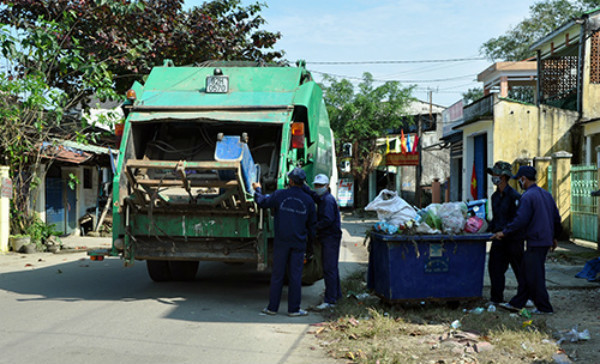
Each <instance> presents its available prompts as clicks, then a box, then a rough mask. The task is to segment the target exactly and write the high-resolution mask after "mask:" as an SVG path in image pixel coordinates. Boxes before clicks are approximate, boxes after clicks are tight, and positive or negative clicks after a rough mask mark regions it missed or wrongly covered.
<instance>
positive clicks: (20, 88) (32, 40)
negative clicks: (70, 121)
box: [0, 13, 116, 233]
mask: <svg viewBox="0 0 600 364" xmlns="http://www.w3.org/2000/svg"><path fill="white" fill-rule="evenodd" d="M75 23H77V16H76V14H70V13H65V14H63V18H62V20H61V21H60V22H58V21H54V20H46V19H44V18H43V17H41V16H40V17H38V18H36V19H35V20H34V21H31V22H29V23H28V24H29V26H28V28H20V29H16V30H15V28H13V27H11V26H10V25H7V24H2V26H1V27H0V50H1V51H2V55H3V56H4V61H5V62H6V64H7V69H5V70H2V71H0V126H1V128H2V133H0V155H1V156H2V161H1V162H0V163H2V164H5V165H8V166H9V169H10V174H11V178H12V179H13V187H14V197H13V201H12V218H11V230H12V232H13V233H23V232H25V231H27V228H28V226H30V225H31V224H33V223H34V222H35V216H34V215H33V214H32V213H31V212H30V207H31V205H32V204H31V201H30V198H31V193H30V192H31V191H32V190H34V189H35V188H36V187H37V185H38V184H39V178H40V174H43V171H41V168H40V167H41V163H42V157H43V153H44V151H43V150H42V148H41V146H42V143H43V142H46V141H51V140H53V139H54V138H60V139H69V138H77V137H79V138H80V139H84V138H85V136H84V135H83V134H82V131H83V130H84V129H85V126H84V125H77V126H78V128H76V129H74V130H72V133H71V134H69V133H68V132H66V131H65V130H64V128H63V126H64V121H65V113H66V112H67V111H68V110H70V109H71V108H72V107H73V106H74V105H75V101H74V100H77V99H79V98H81V97H82V96H83V95H85V94H87V93H96V94H99V95H102V96H104V97H116V94H115V93H114V89H113V83H112V74H111V73H110V72H109V71H108V69H107V66H106V64H103V63H100V62H97V61H96V60H95V59H94V57H89V56H85V55H84V53H83V50H82V48H81V47H80V46H78V45H77V44H73V45H72V46H71V47H70V48H69V49H66V48H65V47H64V46H63V45H64V42H65V38H64V37H62V35H64V34H69V33H71V32H72V30H73V24H75ZM57 74H61V75H63V76H64V78H65V81H64V82H65V83H67V84H68V88H67V89H68V90H69V91H70V93H67V92H65V90H64V89H61V88H59V87H58V86H59V85H58V84H56V83H55V82H53V80H56V79H54V78H53V75H57ZM72 74H77V75H78V76H77V77H76V78H75V77H72Z"/></svg>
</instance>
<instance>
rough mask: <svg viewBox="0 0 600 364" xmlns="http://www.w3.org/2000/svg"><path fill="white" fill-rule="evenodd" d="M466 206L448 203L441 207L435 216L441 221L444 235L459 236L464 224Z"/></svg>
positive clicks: (461, 203)
mask: <svg viewBox="0 0 600 364" xmlns="http://www.w3.org/2000/svg"><path fill="white" fill-rule="evenodd" d="M466 213H467V205H465V203H464V202H448V203H445V204H443V205H441V206H440V207H439V209H438V211H437V215H438V216H439V218H440V219H441V220H442V229H443V230H444V233H446V234H459V233H461V232H462V231H463V229H464V227H465V223H466V221H467V220H466V218H465V216H466Z"/></svg>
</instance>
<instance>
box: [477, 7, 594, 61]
mask: <svg viewBox="0 0 600 364" xmlns="http://www.w3.org/2000/svg"><path fill="white" fill-rule="evenodd" d="M598 7H600V0H571V1H570V0H541V1H537V2H535V3H534V4H533V5H531V6H530V7H529V16H527V17H526V18H525V19H523V20H522V21H521V22H520V23H518V24H517V25H515V26H514V27H512V28H510V29H509V30H508V31H507V32H506V33H505V34H503V35H500V36H498V37H496V38H492V39H490V40H488V41H487V42H485V43H484V44H483V45H482V46H481V52H482V53H483V54H484V55H485V56H486V57H488V58H489V59H490V60H492V61H499V60H502V61H521V60H524V59H527V58H529V57H532V56H534V54H533V53H532V52H531V51H530V50H529V47H530V46H531V45H532V44H533V43H535V42H536V41H537V40H539V39H541V38H543V37H544V36H545V35H547V34H548V33H550V32H552V31H553V30H554V29H556V28H558V27H559V26H560V25H562V24H564V23H566V22H567V21H569V20H570V19H572V18H574V17H577V16H580V15H581V14H582V12H584V11H587V10H591V9H595V8H598Z"/></svg>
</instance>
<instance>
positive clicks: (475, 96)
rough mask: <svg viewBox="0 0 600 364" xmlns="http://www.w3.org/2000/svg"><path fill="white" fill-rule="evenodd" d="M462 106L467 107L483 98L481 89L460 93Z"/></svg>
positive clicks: (476, 88) (475, 88)
mask: <svg viewBox="0 0 600 364" xmlns="http://www.w3.org/2000/svg"><path fill="white" fill-rule="evenodd" d="M462 97H463V104H464V105H468V104H470V103H472V102H473V101H477V100H479V99H480V98H482V97H483V89H482V88H481V87H473V88H470V89H468V90H467V91H466V92H463V93H462Z"/></svg>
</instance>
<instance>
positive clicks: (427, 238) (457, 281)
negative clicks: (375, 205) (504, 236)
mask: <svg viewBox="0 0 600 364" xmlns="http://www.w3.org/2000/svg"><path fill="white" fill-rule="evenodd" d="M491 236H492V235H491V234H468V235H384V234H379V233H375V232H372V233H371V245H370V252H369V270H368V276H367V286H368V288H369V289H371V290H372V291H374V292H375V294H377V295H378V296H380V297H382V298H383V299H385V300H389V301H396V300H398V301H402V300H427V299H446V300H460V299H468V298H477V297H481V296H482V291H483V272H484V265H485V245H486V241H488V240H489V239H490V237H491Z"/></svg>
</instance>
